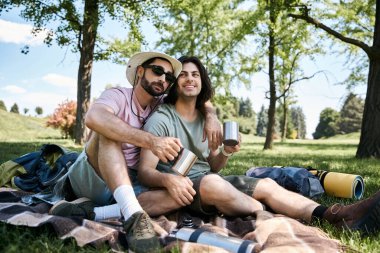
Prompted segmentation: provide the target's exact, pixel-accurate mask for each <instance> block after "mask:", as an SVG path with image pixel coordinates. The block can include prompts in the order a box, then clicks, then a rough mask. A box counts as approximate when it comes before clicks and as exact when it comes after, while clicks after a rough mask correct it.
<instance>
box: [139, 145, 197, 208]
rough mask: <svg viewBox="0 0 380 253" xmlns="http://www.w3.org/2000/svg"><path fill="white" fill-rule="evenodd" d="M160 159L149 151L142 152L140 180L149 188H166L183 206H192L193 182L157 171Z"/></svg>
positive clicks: (186, 178)
mask: <svg viewBox="0 0 380 253" xmlns="http://www.w3.org/2000/svg"><path fill="white" fill-rule="evenodd" d="M157 164H158V158H157V157H156V156H155V155H154V154H153V153H152V152H151V151H150V150H148V149H142V150H141V152H140V164H139V170H138V180H139V181H140V182H141V183H142V184H144V185H146V186H149V187H161V188H165V189H166V190H167V191H168V192H169V194H170V195H171V196H172V197H173V199H174V200H175V201H176V202H177V203H178V204H180V205H181V206H186V205H190V204H191V202H192V201H193V196H194V195H195V190H194V189H193V187H192V186H193V182H191V180H190V179H189V178H188V177H183V176H179V175H174V174H170V173H162V172H160V171H158V170H156V167H157Z"/></svg>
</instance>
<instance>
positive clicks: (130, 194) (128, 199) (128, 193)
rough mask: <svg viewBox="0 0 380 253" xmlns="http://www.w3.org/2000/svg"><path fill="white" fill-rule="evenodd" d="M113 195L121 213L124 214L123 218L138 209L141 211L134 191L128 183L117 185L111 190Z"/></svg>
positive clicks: (127, 217)
mask: <svg viewBox="0 0 380 253" xmlns="http://www.w3.org/2000/svg"><path fill="white" fill-rule="evenodd" d="M113 197H114V198H115V200H116V202H117V204H118V205H119V207H120V211H121V214H122V215H123V216H124V219H125V220H128V219H129V217H131V216H132V214H134V213H136V212H138V211H143V209H142V207H141V206H140V204H139V202H138V201H137V198H136V195H135V192H134V191H133V188H132V186H130V185H121V186H119V187H117V188H116V189H115V191H114V192H113Z"/></svg>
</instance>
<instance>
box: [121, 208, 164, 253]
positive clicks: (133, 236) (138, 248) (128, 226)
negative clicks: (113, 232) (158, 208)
mask: <svg viewBox="0 0 380 253" xmlns="http://www.w3.org/2000/svg"><path fill="white" fill-rule="evenodd" d="M124 230H125V232H126V234H127V242H128V247H129V248H130V249H131V250H133V251H134V252H136V253H145V252H157V251H159V250H160V248H161V247H160V242H159V240H158V237H157V236H156V233H155V232H154V229H153V224H152V222H151V220H150V218H149V216H148V214H147V213H145V212H137V213H134V214H133V215H132V216H131V217H130V218H129V219H128V220H127V221H125V222H124Z"/></svg>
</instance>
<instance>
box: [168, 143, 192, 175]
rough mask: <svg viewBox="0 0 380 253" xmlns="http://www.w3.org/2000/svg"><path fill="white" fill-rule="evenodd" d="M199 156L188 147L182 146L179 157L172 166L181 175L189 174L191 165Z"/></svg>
mask: <svg viewBox="0 0 380 253" xmlns="http://www.w3.org/2000/svg"><path fill="white" fill-rule="evenodd" d="M197 159H198V157H197V156H196V155H195V154H194V153H193V152H191V151H190V150H188V149H186V148H182V149H181V151H180V153H179V154H178V157H177V159H176V161H175V163H174V165H173V167H172V169H173V170H174V172H176V173H177V174H179V175H182V176H184V177H185V176H187V174H188V173H189V171H190V169H191V167H193V165H194V163H195V162H196V161H197Z"/></svg>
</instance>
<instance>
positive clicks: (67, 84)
mask: <svg viewBox="0 0 380 253" xmlns="http://www.w3.org/2000/svg"><path fill="white" fill-rule="evenodd" d="M42 80H44V81H45V82H47V83H49V84H51V85H54V86H57V87H62V88H67V89H69V92H70V93H75V92H76V80H75V79H74V78H71V77H68V76H62V75H59V74H54V73H50V74H47V75H44V76H43V77H42Z"/></svg>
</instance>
